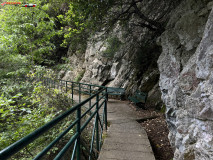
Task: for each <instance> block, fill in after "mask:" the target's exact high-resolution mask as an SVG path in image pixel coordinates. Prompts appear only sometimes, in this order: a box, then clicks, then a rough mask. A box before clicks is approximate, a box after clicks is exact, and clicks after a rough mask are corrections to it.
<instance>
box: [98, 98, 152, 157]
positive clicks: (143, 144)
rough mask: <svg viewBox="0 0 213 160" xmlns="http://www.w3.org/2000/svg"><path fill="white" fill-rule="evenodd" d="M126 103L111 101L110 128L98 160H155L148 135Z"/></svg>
mask: <svg viewBox="0 0 213 160" xmlns="http://www.w3.org/2000/svg"><path fill="white" fill-rule="evenodd" d="M138 118H139V117H137V116H136V114H135V111H133V110H132V109H131V108H130V107H129V106H128V103H127V102H125V101H119V100H113V99H109V102H108V121H109V123H110V127H109V129H108V131H107V135H106V138H105V139H104V143H103V146H102V149H101V152H100V155H99V159H98V160H155V158H154V154H153V151H152V148H151V146H150V142H149V140H148V137H147V134H146V132H145V130H144V129H143V128H142V126H141V125H140V124H139V123H138V122H137V121H136V119H138Z"/></svg>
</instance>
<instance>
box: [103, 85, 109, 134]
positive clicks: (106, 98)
mask: <svg viewBox="0 0 213 160" xmlns="http://www.w3.org/2000/svg"><path fill="white" fill-rule="evenodd" d="M107 101H108V93H107V88H106V97H105V105H104V112H105V128H106V130H107Z"/></svg>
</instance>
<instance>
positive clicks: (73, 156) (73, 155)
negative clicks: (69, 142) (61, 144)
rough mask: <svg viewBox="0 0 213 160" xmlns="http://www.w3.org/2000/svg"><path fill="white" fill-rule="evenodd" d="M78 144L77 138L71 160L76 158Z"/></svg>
mask: <svg viewBox="0 0 213 160" xmlns="http://www.w3.org/2000/svg"><path fill="white" fill-rule="evenodd" d="M76 146H77V139H76V140H75V144H74V148H73V152H72V157H71V160H74V158H75V153H76Z"/></svg>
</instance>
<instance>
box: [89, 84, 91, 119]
mask: <svg viewBox="0 0 213 160" xmlns="http://www.w3.org/2000/svg"><path fill="white" fill-rule="evenodd" d="M89 95H90V96H91V85H89ZM91 101H92V100H91V99H90V100H89V108H90V107H91ZM91 114H92V113H91V112H90V115H91Z"/></svg>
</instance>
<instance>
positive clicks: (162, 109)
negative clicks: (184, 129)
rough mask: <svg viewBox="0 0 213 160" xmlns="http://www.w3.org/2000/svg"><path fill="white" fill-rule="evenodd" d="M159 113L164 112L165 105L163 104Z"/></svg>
mask: <svg viewBox="0 0 213 160" xmlns="http://www.w3.org/2000/svg"><path fill="white" fill-rule="evenodd" d="M160 112H161V113H166V105H165V104H163V106H162V108H161V110H160Z"/></svg>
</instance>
